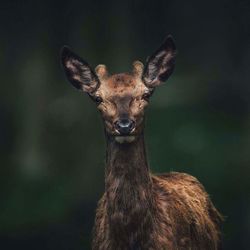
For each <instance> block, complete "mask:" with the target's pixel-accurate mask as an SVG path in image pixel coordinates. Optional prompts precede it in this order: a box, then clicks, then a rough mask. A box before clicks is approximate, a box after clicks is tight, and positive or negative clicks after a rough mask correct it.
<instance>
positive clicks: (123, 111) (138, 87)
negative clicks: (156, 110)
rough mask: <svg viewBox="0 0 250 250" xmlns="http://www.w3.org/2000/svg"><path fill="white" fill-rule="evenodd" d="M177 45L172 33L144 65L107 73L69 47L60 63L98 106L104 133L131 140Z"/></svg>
mask: <svg viewBox="0 0 250 250" xmlns="http://www.w3.org/2000/svg"><path fill="white" fill-rule="evenodd" d="M175 55H176V48H175V44H174V41H173V39H172V37H171V36H168V37H167V38H166V39H165V41H164V42H163V44H162V45H161V46H160V47H159V48H158V49H157V50H156V51H155V53H153V55H152V56H150V57H149V58H148V60H147V62H146V65H145V67H144V66H143V64H142V63H141V62H139V61H135V62H134V63H133V70H132V72H131V73H122V74H114V75H109V73H108V71H107V68H106V66H105V65H98V66H97V67H96V68H95V71H94V70H93V69H92V68H91V67H90V65H89V64H88V63H87V62H86V61H84V60H83V59H82V58H80V57H79V56H78V55H76V54H75V53H73V52H72V51H71V50H70V49H69V48H68V47H64V48H63V49H62V54H61V56H62V65H63V67H64V70H65V73H66V76H67V78H68V80H69V81H70V82H71V84H72V85H73V86H74V87H75V88H77V89H79V90H81V91H83V92H87V93H88V95H89V96H90V97H91V98H92V99H93V101H94V102H95V103H96V105H97V108H98V109H99V110H100V112H101V115H102V118H103V121H104V124H105V130H106V133H107V134H108V136H109V137H110V138H113V139H114V140H115V141H116V142H118V143H131V142H133V141H134V140H135V139H136V137H137V136H138V135H139V134H141V132H142V130H143V120H144V110H145V108H146V106H147V105H148V103H149V98H150V96H151V95H152V93H153V91H154V88H155V87H157V86H158V85H160V84H161V83H163V82H164V81H166V80H167V79H168V77H169V76H170V75H171V73H172V72H173V70H174V65H175Z"/></svg>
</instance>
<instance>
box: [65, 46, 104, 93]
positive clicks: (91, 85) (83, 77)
mask: <svg viewBox="0 0 250 250" xmlns="http://www.w3.org/2000/svg"><path fill="white" fill-rule="evenodd" d="M61 60H62V65H63V68H64V71H65V73H66V76H67V78H68V80H69V81H70V83H71V84H72V85H73V86H74V87H75V88H77V89H79V90H82V91H84V92H88V93H89V94H92V93H94V92H95V91H96V90H97V88H98V87H99V84H100V82H99V80H98V77H97V76H96V74H95V73H94V71H93V70H92V69H91V67H90V66H89V64H88V63H87V62H85V61H84V60H83V59H82V58H81V57H79V56H78V55H76V54H75V53H74V52H72V51H71V50H70V49H69V48H68V47H66V46H64V47H63V48H62V50H61Z"/></svg>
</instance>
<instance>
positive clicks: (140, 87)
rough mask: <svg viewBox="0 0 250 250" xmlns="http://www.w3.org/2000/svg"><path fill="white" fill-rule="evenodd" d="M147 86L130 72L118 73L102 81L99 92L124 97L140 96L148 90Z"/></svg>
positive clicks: (108, 95) (107, 95) (109, 95)
mask: <svg viewBox="0 0 250 250" xmlns="http://www.w3.org/2000/svg"><path fill="white" fill-rule="evenodd" d="M146 89H147V87H146V86H145V85H144V84H143V83H142V81H141V80H140V79H138V78H136V77H134V76H133V75H130V74H125V73H124V74H117V75H112V76H110V77H109V78H107V79H105V80H103V81H101V84H100V87H99V89H98V92H99V93H100V94H102V95H103V96H105V97H107V98H109V97H123V96H131V97H134V96H138V95H141V94H143V93H144V92H145V91H146Z"/></svg>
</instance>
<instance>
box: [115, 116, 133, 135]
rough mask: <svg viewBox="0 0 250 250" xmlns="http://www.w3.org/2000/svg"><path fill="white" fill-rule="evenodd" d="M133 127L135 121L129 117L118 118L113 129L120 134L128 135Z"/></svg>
mask: <svg viewBox="0 0 250 250" xmlns="http://www.w3.org/2000/svg"><path fill="white" fill-rule="evenodd" d="M134 127H135V122H134V121H133V120H130V119H119V120H118V121H116V122H115V129H116V130H118V132H119V133H120V134H121V135H128V134H129V133H130V132H131V131H132V130H133V129H134Z"/></svg>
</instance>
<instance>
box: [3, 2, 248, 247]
mask: <svg viewBox="0 0 250 250" xmlns="http://www.w3.org/2000/svg"><path fill="white" fill-rule="evenodd" d="M0 25H1V28H0V34H1V39H0V55H1V56H0V68H1V91H0V152H1V158H0V188H1V189H0V190H1V191H0V192H1V193H0V248H1V249H4V250H5V249H11V250H12V249H20V250H21V249H25V250H29V249H32V250H33V249H35V250H42V249H51V250H57V249H58V250H60V249H62V250H63V249H69V250H70V249H90V241H91V240H90V239H91V229H92V225H93V220H94V213H95V208H96V203H97V200H98V199H99V198H100V196H101V194H102V193H103V190H104V185H103V184H104V176H103V174H104V156H105V144H104V136H103V128H102V124H101V118H100V117H99V114H98V112H97V111H96V107H95V105H93V103H92V102H91V100H90V99H89V98H88V97H87V96H86V95H83V94H81V93H79V92H77V91H75V90H74V89H73V88H72V87H71V86H70V85H69V84H68V83H67V81H66V78H65V76H64V73H63V71H62V69H61V66H60V61H59V51H60V48H61V46H62V45H64V44H68V45H70V46H71V47H72V48H73V50H74V51H76V52H77V53H79V54H80V55H81V56H82V57H83V58H85V59H86V60H87V61H88V62H89V63H90V64H91V65H93V66H96V65H97V64H99V63H104V64H107V66H108V68H109V69H110V72H121V71H129V70H130V68H131V63H132V61H133V60H136V59H140V60H142V61H145V59H146V57H147V56H148V55H150V53H152V52H153V51H154V50H155V49H156V48H157V47H158V45H160V43H161V42H162V40H163V39H164V37H165V36H166V35H167V34H172V35H173V36H174V38H175V41H176V45H177V48H178V58H177V67H176V70H175V73H174V74H173V76H172V77H171V78H170V79H169V81H168V82H167V83H166V84H165V85H164V86H161V87H159V88H158V90H157V91H156V92H155V94H154V96H153V97H152V100H151V104H150V107H149V109H148V111H147V118H148V119H147V124H146V139H147V148H148V154H149V159H150V164H151V169H152V171H153V172H166V171H170V170H174V171H181V172H187V173H189V174H192V175H194V176H196V177H197V178H198V179H199V180H200V181H201V182H202V183H203V184H204V186H205V187H206V190H207V191H208V193H209V194H210V195H211V198H212V200H213V202H214V204H215V205H216V207H217V208H218V209H219V210H220V211H221V213H222V214H223V215H224V216H225V218H226V221H225V223H224V226H223V236H224V249H249V248H248V247H249V244H250V240H249V237H250V154H249V149H250V116H249V109H250V105H249V104H250V84H249V83H250V82H249V79H250V77H249V74H248V71H249V65H250V2H249V1H246V0H238V1H236V0H235V1H234V0H229V1H217V0H210V1H200V0H199V1H198V0H191V1H179V0H168V1H156V0H155V1H143V0H137V1H115V0H113V1H49V0H44V1H38V2H36V1H4V2H1V8H0Z"/></svg>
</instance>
